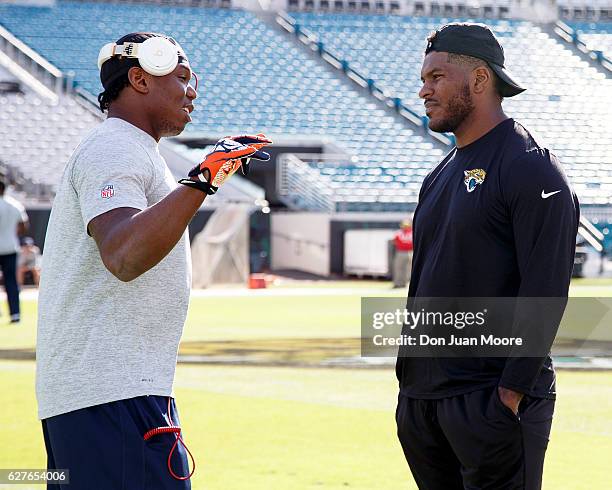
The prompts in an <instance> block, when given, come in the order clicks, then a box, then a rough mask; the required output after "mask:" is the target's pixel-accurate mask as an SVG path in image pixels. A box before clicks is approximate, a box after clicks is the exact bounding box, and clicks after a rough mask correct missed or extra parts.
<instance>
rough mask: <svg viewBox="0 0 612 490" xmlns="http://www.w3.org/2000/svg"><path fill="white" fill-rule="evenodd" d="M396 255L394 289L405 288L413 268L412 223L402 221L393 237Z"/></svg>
mask: <svg viewBox="0 0 612 490" xmlns="http://www.w3.org/2000/svg"><path fill="white" fill-rule="evenodd" d="M393 246H394V248H395V254H394V256H393V287H394V288H404V287H406V285H407V284H408V282H409V281H410V269H411V268H412V223H411V222H410V221H408V220H404V221H402V224H401V225H400V229H399V230H398V231H397V233H396V234H395V237H393Z"/></svg>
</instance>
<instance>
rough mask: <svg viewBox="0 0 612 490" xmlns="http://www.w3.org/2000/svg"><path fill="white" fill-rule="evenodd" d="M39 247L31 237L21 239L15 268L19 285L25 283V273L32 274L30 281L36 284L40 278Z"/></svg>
mask: <svg viewBox="0 0 612 490" xmlns="http://www.w3.org/2000/svg"><path fill="white" fill-rule="evenodd" d="M40 260H41V255H40V248H38V247H37V246H36V244H35V243H34V239H33V238H32V237H29V236H26V237H24V238H23V240H22V241H21V253H20V254H19V260H18V264H19V266H18V268H17V282H18V283H19V286H23V284H24V283H25V277H26V274H28V273H30V274H31V275H32V282H33V283H34V285H35V286H38V282H39V280H40Z"/></svg>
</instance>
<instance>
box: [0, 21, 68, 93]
mask: <svg viewBox="0 0 612 490" xmlns="http://www.w3.org/2000/svg"><path fill="white" fill-rule="evenodd" d="M0 51H2V52H4V53H5V54H7V55H8V56H9V57H10V58H11V59H12V60H13V61H15V62H16V63H17V64H19V66H21V67H22V68H23V69H25V70H26V71H28V73H30V75H32V76H34V77H35V78H36V79H37V80H39V81H40V82H41V83H43V84H44V85H45V86H46V87H48V88H50V89H51V90H53V91H54V92H55V93H56V94H58V95H59V94H61V93H65V92H70V91H72V90H73V87H74V74H72V73H63V72H62V71H61V70H60V69H59V68H57V67H56V66H54V65H53V64H51V63H49V62H48V61H47V60H46V59H44V58H43V57H42V56H40V55H39V54H38V53H36V52H35V51H34V50H33V49H31V48H30V47H28V46H27V45H26V44H24V43H23V42H21V41H20V40H19V39H17V38H16V37H15V36H13V35H12V34H11V33H10V32H9V31H7V30H6V29H5V28H4V27H2V26H1V25H0Z"/></svg>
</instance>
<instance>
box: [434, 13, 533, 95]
mask: <svg viewBox="0 0 612 490" xmlns="http://www.w3.org/2000/svg"><path fill="white" fill-rule="evenodd" d="M427 41H428V42H427V48H426V49H425V54H426V55H427V54H428V53H430V52H431V51H442V52H446V53H455V54H463V55H466V56H472V57H474V58H478V59H481V60H483V61H486V62H487V64H488V65H489V66H490V67H491V69H492V70H493V71H494V72H495V74H496V75H497V76H498V77H499V78H500V80H501V81H502V84H501V85H502V87H501V95H502V96H503V97H512V96H514V95H518V94H520V93H521V92H524V91H525V88H523V87H521V85H520V84H519V83H518V82H517V81H516V80H515V78H514V77H513V76H512V75H510V72H509V71H508V70H507V69H506V68H505V66H504V63H505V57H504V48H502V46H501V44H499V41H498V40H497V38H496V37H495V35H494V34H493V32H492V31H491V29H489V27H488V26H486V25H484V24H476V23H458V22H453V23H451V24H446V25H445V26H442V27H441V28H440V29H438V30H437V31H435V32H434V33H432V34H431V35H430V36H429V37H428V38H427Z"/></svg>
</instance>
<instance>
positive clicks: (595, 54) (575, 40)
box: [554, 20, 612, 72]
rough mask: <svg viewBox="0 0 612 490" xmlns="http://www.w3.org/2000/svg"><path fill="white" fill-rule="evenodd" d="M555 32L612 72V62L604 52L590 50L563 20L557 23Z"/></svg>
mask: <svg viewBox="0 0 612 490" xmlns="http://www.w3.org/2000/svg"><path fill="white" fill-rule="evenodd" d="M554 30H555V33H556V34H557V35H558V36H559V37H560V38H561V39H563V40H564V41H566V42H568V43H571V44H573V45H574V46H576V48H577V49H579V50H580V51H581V52H583V53H585V54H587V55H588V56H589V57H590V58H591V59H592V60H594V61H596V62H597V63H599V64H600V65H601V66H602V67H603V68H605V69H606V70H607V71H609V72H612V60H610V59H609V58H607V57H606V56H605V55H604V53H603V51H600V50H596V49H590V48H589V46H588V45H587V44H586V43H585V42H584V41H582V40H581V39H580V35H579V34H578V32H576V30H574V29H573V28H571V27H570V26H568V25H567V24H566V23H565V22H563V21H561V20H559V21H557V22H556V24H555V29H554Z"/></svg>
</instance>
